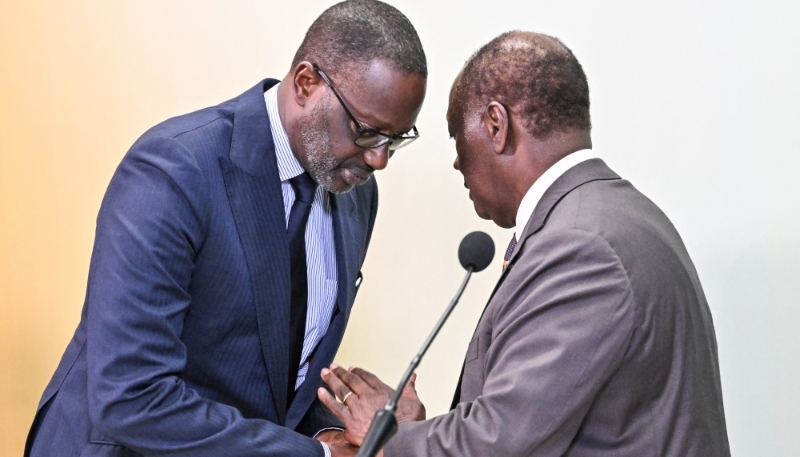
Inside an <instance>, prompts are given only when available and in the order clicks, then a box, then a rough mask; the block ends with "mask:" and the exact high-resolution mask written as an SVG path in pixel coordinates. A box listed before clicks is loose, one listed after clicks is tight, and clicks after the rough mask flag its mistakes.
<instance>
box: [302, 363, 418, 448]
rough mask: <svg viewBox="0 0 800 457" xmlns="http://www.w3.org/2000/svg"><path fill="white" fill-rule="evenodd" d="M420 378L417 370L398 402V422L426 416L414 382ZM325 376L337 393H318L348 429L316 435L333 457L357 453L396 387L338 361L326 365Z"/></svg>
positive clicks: (325, 391)
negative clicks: (377, 415)
mask: <svg viewBox="0 0 800 457" xmlns="http://www.w3.org/2000/svg"><path fill="white" fill-rule="evenodd" d="M416 378H417V375H416V373H414V374H412V375H411V378H410V379H409V380H408V382H407V383H406V385H405V387H404V388H403V392H402V395H401V396H400V400H399V401H398V402H397V411H396V413H395V417H396V418H397V423H398V424H401V423H403V422H411V421H420V420H424V419H425V406H424V405H423V404H422V402H420V401H419V397H417V391H416V389H415V386H414V382H415V381H416ZM322 380H323V381H325V383H326V384H328V386H329V387H330V389H331V390H332V391H333V393H334V394H335V397H334V396H332V395H331V394H330V392H328V391H327V390H326V389H325V388H320V389H319V391H318V392H317V396H318V397H319V399H320V401H321V402H322V403H323V404H324V405H325V406H327V407H328V409H330V410H331V411H332V412H333V413H334V414H335V415H336V417H338V418H339V420H341V421H342V423H343V424H344V426H345V430H344V431H342V430H324V431H322V432H321V433H319V434H318V435H317V436H316V438H317V439H318V440H320V441H322V442H324V443H326V444H327V445H328V447H329V448H330V450H331V455H332V457H338V456H351V455H355V454H356V453H357V452H358V446H361V443H363V441H364V437H365V436H366V434H367V431H368V430H369V427H370V424H371V423H372V419H373V418H374V417H375V413H377V412H378V411H379V410H381V409H383V407H384V405H385V404H386V402H387V401H389V398H390V397H391V396H392V395H393V394H394V389H392V388H391V387H389V386H388V385H386V384H385V383H384V382H383V381H381V380H380V379H378V377H377V376H375V375H374V374H372V373H370V372H368V371H366V370H362V369H361V368H351V369H349V370H345V369H344V368H342V367H340V366H338V365H336V364H332V365H331V366H330V368H329V369H328V368H323V369H322ZM378 455H382V453H379V454H378Z"/></svg>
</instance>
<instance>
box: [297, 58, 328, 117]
mask: <svg viewBox="0 0 800 457" xmlns="http://www.w3.org/2000/svg"><path fill="white" fill-rule="evenodd" d="M320 83H323V81H322V78H321V77H320V76H319V75H318V74H317V72H316V71H314V66H313V65H312V64H311V62H307V61H303V62H300V63H299V64H297V66H296V67H294V69H293V70H292V93H293V95H294V101H295V102H296V103H297V104H298V105H300V106H306V103H308V101H309V99H311V97H312V95H313V94H314V93H315V92H316V91H317V90H318V88H319V85H320Z"/></svg>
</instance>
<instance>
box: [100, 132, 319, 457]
mask: <svg viewBox="0 0 800 457" xmlns="http://www.w3.org/2000/svg"><path fill="white" fill-rule="evenodd" d="M207 192H208V189H207V185H206V182H205V179H204V176H203V173H202V171H201V170H200V167H199V166H198V164H197V163H196V161H195V160H194V158H193V157H192V156H191V154H189V152H188V151H187V150H186V149H185V148H184V147H183V146H182V145H181V144H180V143H179V142H177V141H175V140H173V139H163V138H159V139H151V140H147V141H144V142H141V143H138V144H137V145H135V146H134V148H133V149H132V150H131V151H130V152H129V153H128V154H127V156H126V157H125V158H124V159H123V161H122V163H121V164H120V166H119V168H118V169H117V171H116V173H115V175H114V177H113V179H112V181H111V183H110V185H109V188H108V191H107V192H106V197H105V198H104V201H103V204H102V207H101V210H100V214H99V216H98V222H97V233H96V238H95V247H94V251H93V254H92V263H91V271H90V275H89V285H88V291H87V309H88V316H87V319H88V338H87V351H88V354H87V356H88V357H87V360H88V373H87V377H88V389H89V410H90V416H91V420H92V422H93V424H94V426H95V427H96V429H97V430H99V431H100V433H102V434H103V435H104V437H103V438H102V440H101V441H108V442H112V443H119V444H122V445H124V446H126V447H128V448H130V449H133V450H134V451H136V452H139V453H141V454H144V455H153V456H157V455H170V456H196V457H200V456H221V455H236V456H260V457H263V456H289V455H306V456H322V455H324V454H323V450H322V446H321V445H320V443H318V442H315V441H313V440H311V439H309V438H307V437H304V436H302V435H300V434H299V433H295V432H293V431H291V430H289V429H286V428H283V427H280V426H278V425H276V424H274V423H271V422H268V421H265V420H260V419H247V418H244V417H243V416H242V414H241V413H240V412H239V411H238V410H237V409H235V408H233V407H231V406H228V405H225V404H222V403H217V402H214V401H210V400H208V399H206V398H203V397H201V396H200V395H199V394H198V393H197V392H196V391H194V390H193V389H191V388H189V387H187V385H186V384H185V383H184V381H183V380H182V379H181V373H182V371H183V370H184V368H185V365H186V356H187V354H186V347H185V346H184V344H183V342H182V341H181V333H182V327H183V321H184V317H185V315H186V312H187V310H188V308H189V306H190V305H191V296H190V295H189V293H188V289H189V284H190V281H191V278H192V274H193V272H194V264H195V258H196V255H197V253H198V252H199V251H200V250H201V249H202V245H203V242H204V239H205V232H206V230H207V221H206V220H205V217H207V216H206V215H207V214H208V211H207V209H208V208H206V207H205V206H204V205H207V203H206V201H207V199H206V198H204V197H203V196H204V195H206V193H207Z"/></svg>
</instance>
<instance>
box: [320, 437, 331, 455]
mask: <svg viewBox="0 0 800 457" xmlns="http://www.w3.org/2000/svg"><path fill="white" fill-rule="evenodd" d="M319 444H321V445H322V451H323V452H325V457H331V448H329V447H328V443H324V442H322V441H320V442H319Z"/></svg>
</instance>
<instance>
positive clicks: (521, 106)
mask: <svg viewBox="0 0 800 457" xmlns="http://www.w3.org/2000/svg"><path fill="white" fill-rule="evenodd" d="M492 101H496V102H499V103H501V104H503V105H504V106H506V107H507V108H508V109H509V110H510V111H511V113H512V114H514V115H516V116H518V120H519V121H520V123H521V124H522V126H524V128H525V129H526V130H527V131H528V133H529V134H530V135H531V136H533V137H534V138H537V139H540V140H545V139H547V138H549V137H550V136H551V135H552V134H554V133H563V132H570V131H579V132H587V133H588V132H589V131H590V130H591V120H590V116H589V85H588V83H587V81H586V75H585V74H584V72H583V68H582V67H581V65H580V63H578V60H577V59H576V58H575V56H574V55H573V54H572V51H570V50H569V48H567V47H566V46H564V44H563V43H561V42H560V41H559V40H558V39H557V38H553V37H550V36H547V35H542V34H538V33H533V32H520V31H513V32H507V33H504V34H502V35H500V36H498V37H497V38H495V39H494V40H492V41H490V42H489V43H487V44H486V45H485V46H483V47H482V48H480V49H479V50H478V51H477V52H476V53H475V54H473V55H472V57H470V58H469V60H467V63H466V64H465V65H464V68H463V69H462V70H461V73H459V75H458V77H456V80H455V82H454V83H453V87H452V89H451V92H450V107H449V109H448V119H452V120H455V121H457V122H463V119H464V117H465V116H467V115H470V113H472V112H475V111H476V110H480V109H482V108H483V107H484V106H486V105H487V104H488V103H490V102H492Z"/></svg>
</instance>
